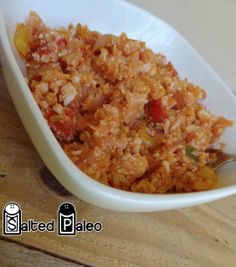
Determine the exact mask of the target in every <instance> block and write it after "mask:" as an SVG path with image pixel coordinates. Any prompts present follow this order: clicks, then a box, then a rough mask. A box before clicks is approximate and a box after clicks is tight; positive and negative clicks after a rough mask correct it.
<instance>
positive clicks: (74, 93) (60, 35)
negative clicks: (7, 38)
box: [14, 12, 232, 193]
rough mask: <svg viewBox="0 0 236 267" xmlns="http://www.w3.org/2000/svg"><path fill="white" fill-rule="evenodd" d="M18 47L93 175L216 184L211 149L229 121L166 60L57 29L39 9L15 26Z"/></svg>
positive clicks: (178, 185)
mask: <svg viewBox="0 0 236 267" xmlns="http://www.w3.org/2000/svg"><path fill="white" fill-rule="evenodd" d="M157 41H158V40H157ZM14 43H15V46H16V48H17V50H18V51H19V53H20V54H21V55H22V57H23V58H24V60H25V62H26V68H27V79H28V84H29V87H30V89H31V92H32V94H33V96H34V98H35V100H36V102H37V104H38V106H39V107H40V109H41V111H42V114H43V116H44V117H45V119H46V121H47V123H48V125H49V127H50V128H51V130H52V131H53V133H54V135H55V137H56V138H57V140H58V141H59V143H60V144H61V146H62V147H63V149H64V151H65V153H66V154H67V155H68V156H69V158H70V159H71V160H72V161H73V162H74V164H75V165H77V166H78V167H79V168H80V169H81V170H82V171H84V172H85V173H86V174H87V175H89V176H91V177H92V178H94V179H95V180H97V181H99V182H101V183H104V184H106V185H110V186H112V187H115V188H119V189H123V190H127V191H133V192H145V193H168V192H192V191H203V190H208V189H211V188H213V187H214V186H215V185H216V183H217V180H218V176H217V174H216V173H215V171H214V170H213V169H212V168H210V167H209V166H207V164H209V163H211V162H213V161H214V160H216V158H215V155H214V153H211V154H209V153H208V152H207V149H208V148H209V147H210V146H212V145H213V144H214V143H216V141H218V140H219V138H220V136H221V135H222V134H223V132H224V131H225V129H226V128H227V127H229V126H231V125H232V121H230V120H227V119H226V118H223V117H221V116H216V115H214V114H212V113H211V112H210V111H208V110H207V108H206V107H205V106H204V105H203V104H202V103H201V102H200V101H201V100H202V99H204V98H205V97H206V92H205V91H204V90H203V89H202V88H200V87H199V86H196V85H194V84H192V83H190V82H189V81H188V80H187V79H185V80H181V79H180V77H179V75H178V73H177V71H176V69H175V68H174V66H173V65H172V64H171V62H168V61H167V59H166V57H165V56H164V55H162V54H155V53H154V52H153V51H152V50H150V49H148V48H147V47H146V46H145V43H144V42H141V41H136V40H132V39H129V38H128V37H127V36H126V35H125V34H124V33H122V34H121V35H120V36H114V35H112V34H101V33H99V32H96V31H90V30H89V29H88V28H87V26H83V25H81V24H78V25H77V26H73V25H69V26H68V27H67V28H58V29H51V28H49V27H47V26H46V25H45V24H44V23H43V21H42V20H41V19H40V17H39V16H38V15H37V14H36V13H35V12H31V13H30V15H29V18H28V19H27V21H26V23H21V24H18V25H17V29H16V33H15V35H14Z"/></svg>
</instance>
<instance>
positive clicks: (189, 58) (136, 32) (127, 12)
mask: <svg viewBox="0 0 236 267" xmlns="http://www.w3.org/2000/svg"><path fill="white" fill-rule="evenodd" d="M0 6H1V7H2V11H3V15H4V19H5V22H6V28H7V34H8V37H9V41H10V44H11V48H12V51H13V53H14V55H15V58H16V60H17V62H18V64H19V66H20V69H21V71H22V73H23V74H25V69H24V64H23V62H22V60H21V58H20V57H19V55H18V54H17V52H16V50H15V48H14V45H13V42H12V39H13V34H14V32H15V28H16V24H17V23H19V22H22V21H24V20H25V19H26V18H27V16H28V14H29V11H30V10H34V11H36V12H37V13H38V14H39V15H40V16H41V18H42V19H43V20H44V22H45V23H46V24H47V25H49V26H51V27H61V26H67V25H68V24H69V23H73V24H77V23H78V22H80V23H81V24H87V25H88V27H89V28H90V29H93V30H97V31H100V32H103V33H114V34H119V33H121V32H125V33H127V35H128V36H129V37H130V38H134V39H138V40H143V41H145V42H146V43H147V46H148V47H149V48H151V49H153V50H154V51H156V52H161V53H164V54H165V55H166V56H167V58H168V60H170V61H171V62H172V63H173V64H174V66H175V67H176V69H177V71H178V72H179V74H180V76H181V78H188V80H190V81H192V82H193V83H195V84H197V85H200V86H201V87H203V88H204V89H205V90H206V92H207V95H208V97H207V99H206V100H204V102H205V104H206V106H207V107H208V108H209V109H210V110H211V111H212V112H213V113H215V114H217V115H222V116H225V117H226V118H229V119H231V120H234V121H235V124H234V126H233V127H232V128H230V129H228V130H227V131H226V133H225V134H224V135H223V137H222V138H221V140H220V142H223V143H225V144H226V146H225V150H226V151H227V152H228V153H236V142H235V136H236V97H235V96H234V95H233V93H232V92H231V91H230V90H229V89H228V88H227V86H226V85H225V84H224V82H223V81H222V80H221V79H220V78H219V77H218V76H217V75H216V74H215V73H214V71H213V70H212V69H211V68H210V67H209V66H208V65H207V64H206V63H205V62H204V60H202V58H201V57H200V56H199V55H198V53H197V52H196V51H195V50H194V49H193V48H192V47H191V46H190V45H189V44H188V43H187V41H186V40H184V39H183V38H182V37H181V36H180V35H179V34H178V33H177V32H176V31H175V30H174V29H173V28H172V27H170V26H169V25H168V24H166V23H165V22H163V21H162V20H160V19H158V18H156V17H154V16H152V15H150V14H149V13H147V12H143V11H141V9H139V8H137V7H134V6H131V5H129V4H127V3H126V2H125V1H120V0H114V1H110V0H102V1H94V0H86V1H83V0H67V1H55V0H50V1H46V2H45V1H40V0H21V1H16V0H2V2H1V3H0ZM12 7H14V8H12ZM91 7H92V8H91ZM220 173H221V175H222V177H224V180H223V182H221V183H219V187H227V186H230V185H234V184H236V179H235V175H234V173H236V164H231V165H230V166H227V167H224V168H223V169H222V170H221V171H220Z"/></svg>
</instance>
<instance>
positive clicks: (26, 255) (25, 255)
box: [0, 0, 236, 267]
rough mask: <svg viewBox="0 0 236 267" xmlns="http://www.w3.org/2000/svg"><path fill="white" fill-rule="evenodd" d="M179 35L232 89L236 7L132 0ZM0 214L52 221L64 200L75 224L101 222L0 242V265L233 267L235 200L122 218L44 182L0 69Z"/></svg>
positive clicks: (189, 0)
mask: <svg viewBox="0 0 236 267" xmlns="http://www.w3.org/2000/svg"><path fill="white" fill-rule="evenodd" d="M131 2H133V3H136V4H138V5H140V6H143V7H145V8H146V9H149V10H150V11H152V12H153V13H155V14H157V15H158V16H160V17H162V18H163V19H164V20H166V21H167V22H169V23H170V24H172V25H173V26H174V27H175V28H176V29H177V30H178V31H179V32H181V33H182V34H183V35H184V36H185V37H186V38H187V39H188V40H189V41H190V42H191V43H192V45H193V46H194V47H195V48H196V49H197V50H198V51H199V52H200V54H202V56H203V57H204V58H205V59H206V60H207V61H208V62H209V64H210V65H211V66H212V67H213V68H214V69H215V70H216V71H217V72H218V73H219V74H220V76H221V77H222V78H223V79H224V80H225V81H226V83H228V85H229V86H230V87H231V88H236V68H235V62H236V52H235V51H236V50H235V48H236V34H235V32H236V17H235V11H236V1H233V0H226V1H221V0H208V1H204V0H198V1H197V0H195V1H193V0H178V1H176V0H156V1H152V0H145V1H144V0H132V1H131ZM0 100H1V101H0V168H3V169H5V170H7V175H6V176H5V177H0V209H2V208H3V206H4V205H5V203H7V202H9V201H16V202H18V203H19V204H20V205H21V207H22V210H23V219H24V220H27V219H29V218H31V217H33V218H34V219H35V220H41V221H49V220H50V219H51V218H55V219H56V211H57V207H58V205H59V204H60V203H62V202H63V201H70V202H72V203H74V205H75V206H76V208H77V211H78V217H79V219H81V220H82V219H83V218H85V219H87V220H90V221H101V222H102V223H103V227H104V229H103V231H102V232H100V233H79V234H77V236H76V237H58V236H57V235H56V234H55V233H24V234H23V235H22V236H21V237H11V238H3V236H0V266H4V267H5V266H17V267H20V266H84V265H83V264H82V263H84V264H85V266H87V265H91V266H103V267H113V266H114V267H116V266H127V267H136V266H137V267H138V266H139V267H140V266H145V267H146V266H153V267H156V266H161V267H162V266H163V267H174V266H181V267H184V266H188V267H189V266H191V267H200V266H208V267H224V266H225V267H234V266H236V209H235V201H236V196H232V197H229V198H226V199H223V200H220V201H216V202H213V203H209V204H205V205H201V206H198V207H193V208H187V209H181V210H177V211H168V212H153V213H144V214H141V213H134V214H128V213H121V212H112V211H108V210H104V209H100V208H97V207H94V206H92V205H89V204H87V203H85V202H83V201H81V200H79V199H77V198H75V197H73V196H72V195H70V194H69V193H68V192H67V191H65V190H64V189H63V188H61V187H60V185H58V183H57V182H56V181H55V180H53V179H50V177H49V176H50V175H48V173H47V172H45V169H44V165H43V163H42V161H41V160H40V158H39V156H38V155H37V153H36V151H35V149H34V147H33V146H32V144H31V141H30V139H29V138H28V136H27V134H26V132H25V130H24V128H23V127H22V125H21V122H20V120H19V118H18V116H17V114H16V112H15V109H14V107H13V105H12V102H11V100H10V98H9V95H8V92H7V89H6V86H5V84H4V81H3V77H2V72H1V71H0Z"/></svg>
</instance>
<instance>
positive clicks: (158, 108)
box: [146, 98, 167, 123]
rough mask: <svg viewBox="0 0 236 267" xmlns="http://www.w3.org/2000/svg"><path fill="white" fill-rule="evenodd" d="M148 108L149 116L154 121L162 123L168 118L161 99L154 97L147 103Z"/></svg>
mask: <svg viewBox="0 0 236 267" xmlns="http://www.w3.org/2000/svg"><path fill="white" fill-rule="evenodd" d="M146 110H147V114H148V116H149V118H150V119H151V120H152V121H153V122H158V123H162V122H164V121H165V119H166V118H167V114H166V111H165V108H164V106H163V104H162V101H161V99H160V98H159V99H152V100H150V101H149V102H148V103H147V105H146Z"/></svg>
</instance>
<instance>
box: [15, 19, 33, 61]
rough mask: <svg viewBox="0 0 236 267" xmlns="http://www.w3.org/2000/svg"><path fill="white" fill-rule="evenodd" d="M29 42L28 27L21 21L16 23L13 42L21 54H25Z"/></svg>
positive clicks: (28, 47)
mask: <svg viewBox="0 0 236 267" xmlns="http://www.w3.org/2000/svg"><path fill="white" fill-rule="evenodd" d="M29 43H30V34H29V30H28V28H27V27H26V25H25V24H23V23H21V24H18V25H17V28H16V32H15V35H14V44H15V47H16V49H17V50H18V51H19V52H20V53H21V54H22V55H23V56H26V55H27V54H28V52H29V51H30V44H29Z"/></svg>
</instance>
